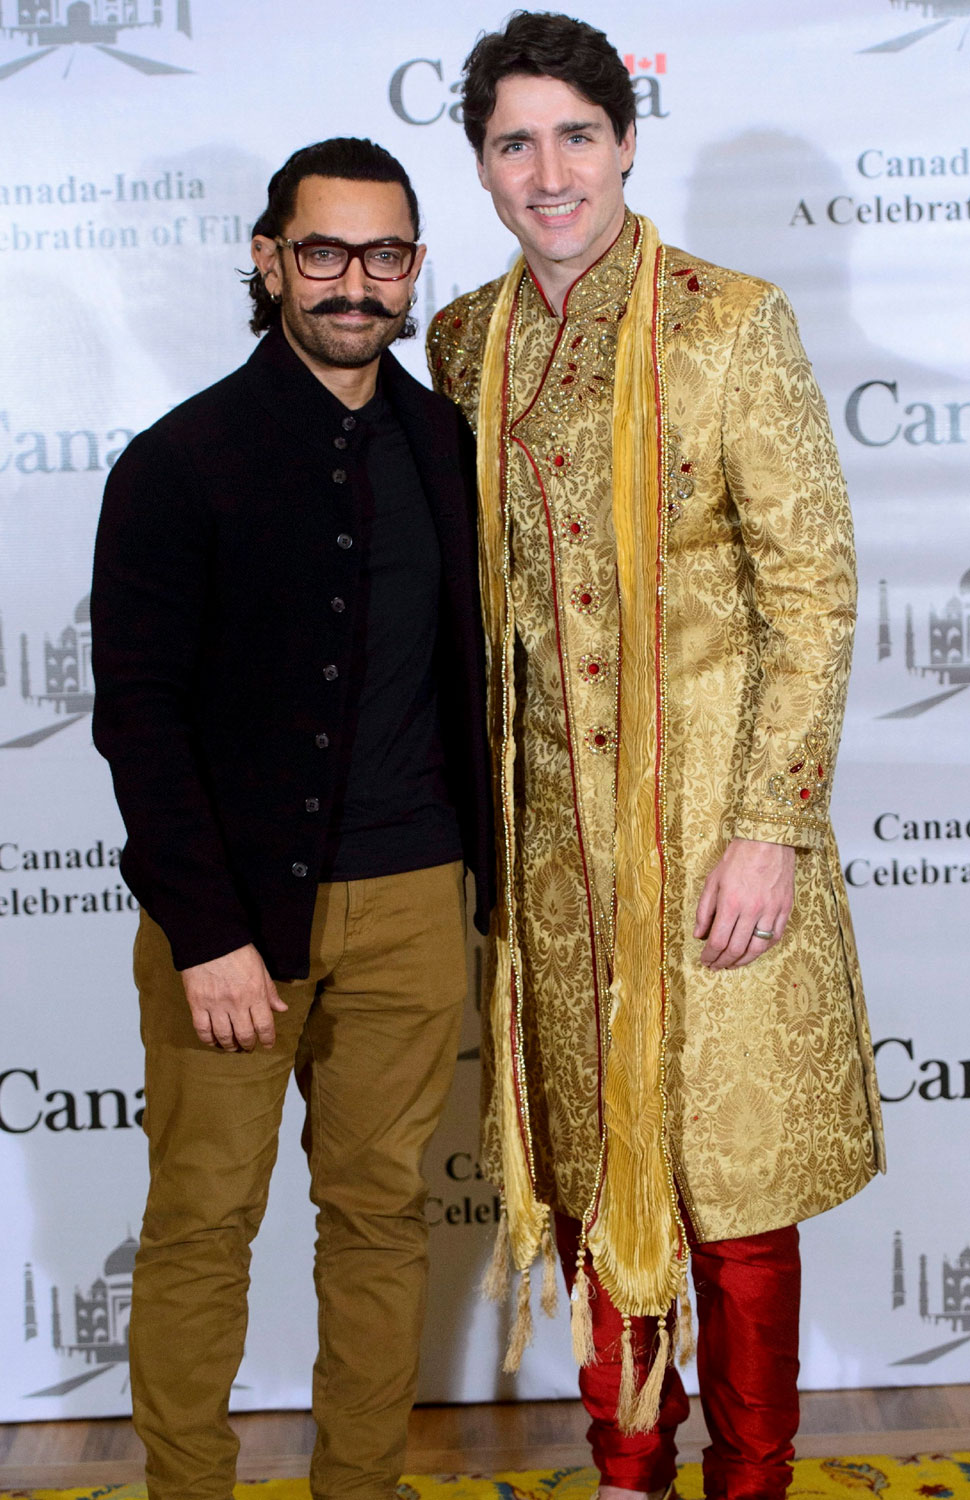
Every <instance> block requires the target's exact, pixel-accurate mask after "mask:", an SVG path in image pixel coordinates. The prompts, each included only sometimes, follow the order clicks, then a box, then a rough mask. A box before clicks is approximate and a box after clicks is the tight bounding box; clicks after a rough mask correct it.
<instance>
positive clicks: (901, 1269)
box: [892, 1229, 970, 1365]
mask: <svg viewBox="0 0 970 1500" xmlns="http://www.w3.org/2000/svg"><path fill="white" fill-rule="evenodd" d="M939 1278H940V1279H939V1282H938V1283H937V1287H938V1292H937V1294H936V1295H937V1296H938V1298H939V1300H938V1301H936V1298H935V1297H934V1293H933V1291H931V1285H930V1268H929V1258H928V1256H926V1255H920V1257H919V1286H918V1291H917V1303H918V1308H919V1316H920V1319H921V1321H922V1322H923V1323H927V1324H933V1325H934V1326H936V1327H939V1328H940V1329H941V1331H942V1330H945V1329H947V1328H948V1329H949V1331H950V1333H951V1334H952V1335H955V1337H952V1338H950V1339H948V1340H947V1341H946V1342H945V1343H942V1344H935V1345H934V1346H933V1347H932V1348H929V1349H924V1350H922V1351H921V1352H920V1353H918V1354H911V1355H909V1356H908V1357H907V1358H906V1359H897V1360H894V1361H893V1363H894V1365H925V1364H931V1363H933V1361H935V1360H937V1359H941V1358H942V1356H943V1355H944V1354H949V1353H950V1352H951V1350H953V1349H956V1348H958V1347H959V1346H960V1345H961V1344H966V1343H968V1342H970V1245H966V1246H965V1247H964V1249H963V1250H961V1251H960V1253H959V1255H957V1256H956V1258H955V1259H954V1260H951V1259H950V1258H949V1256H947V1255H944V1257H943V1262H942V1265H941V1267H940V1272H939ZM934 1279H935V1278H934ZM908 1297H909V1293H908V1288H907V1279H906V1262H905V1257H904V1252H903V1236H902V1233H901V1232H900V1231H899V1230H898V1229H897V1231H896V1233H895V1234H894V1235H893V1258H892V1309H893V1312H896V1311H897V1310H898V1309H900V1308H905V1307H906V1306H907V1303H908ZM934 1301H935V1302H936V1305H935V1307H934V1305H933V1304H934Z"/></svg>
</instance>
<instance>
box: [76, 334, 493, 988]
mask: <svg viewBox="0 0 970 1500" xmlns="http://www.w3.org/2000/svg"><path fill="white" fill-rule="evenodd" d="M381 383H382V390H383V391H384V393H385V396H386V398H387V399H388V400H389V401H390V402H391V404H392V405H393V407H394V410H395V412H396V414H397V416H398V419H399V420H400V422H401V425H402V426H403V428H404V431H405V433H406V434H407V437H408V441H409V443H410V445H411V450H412V453H413V455H414V461H415V464H416V466H417V470H418V473H419V475H420V476H421V480H422V483H423V486H424V490H425V493H426V496H427V499H428V504H429V507H430V509H431V513H432V516H433V518H434V522H435V526H436V528H437V533H438V541H439V543H440V547H441V562H442V567H441V597H440V603H439V620H438V642H437V647H436V656H435V668H436V677H437V684H438V694H439V713H440V720H441V734H442V741H443V745H444V751H445V759H446V773H447V777H448V782H449V790H450V792H451V795H452V797H453V799H454V803H455V807H456V809H457V812H458V819H459V826H460V829H461V837H462V847H463V852H464V858H465V863H466V866H467V867H468V868H469V869H470V870H472V871H473V873H474V875H475V881H476V914H475V920H476V925H477V926H478V927H479V928H480V930H482V931H485V930H486V929H487V926H488V913H489V910H490V908H491V905H492V902H493V884H494V882H493V874H492V862H491V861H492V840H491V811H490V803H489V771H488V758H487V747H486V740H485V712H484V654H483V644H482V635H481V625H480V620H479V613H478V584H477V553H476V539H475V498H474V495H475V491H474V483H475V477H474V476H475V470H474V452H473V440H472V437H471V433H470V431H469V429H468V427H467V425H466V424H465V423H464V419H463V418H462V417H461V416H460V414H459V413H458V410H457V408H456V407H455V406H453V405H452V403H451V402H450V401H446V400H444V399H443V398H442V397H439V396H436V395H434V394H432V392H430V391H428V390H426V389H425V387H424V386H422V385H420V384H419V383H418V382H417V381H416V380H414V379H412V377H411V376H410V375H408V374H407V372H406V371H405V370H404V369H402V367H401V366H400V365H399V364H398V362H397V361H396V360H395V359H394V358H393V356H392V355H390V354H388V353H385V354H384V355H383V357H382V361H381ZM360 436H361V434H360V429H359V427H357V425H356V423H355V421H354V419H353V415H352V413H351V414H348V412H347V410H346V408H345V407H344V406H342V405H341V404H340V403H339V402H338V401H336V400H335V399H334V398H333V397H332V396H331V395H330V394H329V392H327V391H326V389H325V388H324V387H323V386H322V385H321V384H320V383H319V382H318V381H317V380H316V379H315V377H314V376H313V375H312V374H311V373H310V371H309V370H308V369H307V368H306V366H305V365H304V364H303V363H302V362H301V361H300V360H299V359H298V358H297V357H296V355H295V354H294V353H293V351H292V350H291V349H290V347H289V345H288V344H287V342H286V340H285V338H284V337H283V334H282V332H281V331H280V330H279V328H277V329H275V330H273V331H271V332H270V333H268V334H267V335H266V336H265V338H264V339H263V340H262V342H261V343H260V344H259V345H258V346H257V348H256V349H255V351H254V352H253V354H252V356H251V357H250V359H249V360H248V361H247V363H246V364H245V365H244V366H243V367H242V368H241V369H239V370H237V371H236V372H235V373H234V374H232V375H230V376H228V378H227V379H225V380H222V381H220V382H219V383H218V384H217V385H214V386H212V387H211V388H210V389H209V390H206V391H203V392H201V394H200V395H198V396H194V397H193V398H192V399H191V400H189V401H186V402H185V403H184V404H183V405H181V406H179V407H176V409H175V410H174V411H172V412H170V413H169V414H168V415H167V416H165V417H163V418H162V419H161V421H159V422H157V423H156V424H155V426H154V427H151V428H150V429H149V430H148V431H147V432H144V433H141V434H140V435H139V436H138V437H136V438H135V439H134V441H133V442H132V443H131V444H130V445H129V447H128V448H127V449H126V450H125V452H124V453H123V454H122V456H121V458H120V459H119V460H118V462H117V463H116V465H115V467H114V468H113V470H112V472H111V475H110V477H109V479H108V484H107V487H106V489H105V496H104V506H103V509H102V513H101V522H100V525H99V528H98V538H97V545H96V548H95V561H94V585H93V592H92V599H91V617H92V628H93V653H94V671H95V678H96V683H97V693H96V698H95V708H94V739H95V744H96V745H97V747H98V749H99V750H100V751H101V753H102V754H103V755H104V756H105V757H106V758H107V760H108V761H109V763H110V765H111V771H112V775H113V777H114V784H115V792H116V795H117V798H118V804H119V806H120V808H121V813H122V817H123V818H124V821H125V826H126V829H127V833H128V842H127V844H126V847H125V851H124V855H123V858H122V865H121V869H122V874H123V875H124V877H125V879H126V881H127V882H128V885H129V886H130V887H131V890H132V891H133V892H134V894H135V895H136V896H137V898H138V900H139V901H140V902H141V904H142V905H143V906H144V907H145V909H146V911H147V912H148V913H149V914H150V915H151V916H152V917H154V919H155V920H156V921H157V922H158V923H159V924H160V926H161V927H162V928H163V929H164V931H165V933H166V935H167V937H168V939H169V941H170V943H171V945H172V953H173V956H174V959H175V963H176V966H177V967H178V968H180V969H181V968H187V967H189V966H190V965H192V964H196V963H202V962H204V961H205V960H206V959H211V958H216V957H218V956H219V955H221V954H223V953H227V952H230V951H231V950H232V949H234V948H238V947H241V946H242V945H243V944H244V943H248V942H252V943H255V945H256V947H257V948H258V949H259V951H260V952H261V954H262V955H263V958H264V960H265V962H266V965H267V967H268V969H269V971H270V973H271V974H272V975H273V977H274V978H277V979H297V978H303V977H305V976H306V974H307V973H308V971H309V938H310V925H311V921H312V916H313V905H314V899H315V894H316V886H315V880H314V876H315V874H316V872H317V871H318V870H319V869H320V864H321V857H322V852H323V845H324V840H325V838H326V833H327V827H328V820H329V817H330V812H331V807H332V804H333V798H334V791H335V788H336V787H337V786H338V785H339V783H340V780H341V776H342V772H343V771H345V770H346V763H345V760H344V756H345V753H349V745H347V744H346V741H347V740H349V738H350V737H349V734H348V735H346V736H342V728H343V726H344V724H345V720H346V703H347V695H348V688H349V687H350V686H351V685H352V684H351V674H352V671H353V661H354V652H353V651H352V642H353V635H354V628H355V619H356V614H357V603H358V599H359V597H360V594H361V587H360V570H361V563H362V561H363V558H362V550H361V547H360V546H359V545H355V540H356V539H357V538H358V537H359V536H360V531H361V491H360V486H361V484H362V483H366V479H365V476H364V464H363V462H362V457H361V455H360V453H359V444H360ZM358 670H359V669H358Z"/></svg>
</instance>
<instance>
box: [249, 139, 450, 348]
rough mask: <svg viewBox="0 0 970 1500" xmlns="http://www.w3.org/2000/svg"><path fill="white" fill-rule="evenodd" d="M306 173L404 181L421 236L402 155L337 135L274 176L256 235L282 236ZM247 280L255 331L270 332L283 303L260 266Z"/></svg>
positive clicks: (415, 227) (416, 231)
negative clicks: (276, 299)
mask: <svg viewBox="0 0 970 1500" xmlns="http://www.w3.org/2000/svg"><path fill="white" fill-rule="evenodd" d="M305 177H343V178H345V179H346V180H347V181H349V182H399V183H400V184H401V187H402V188H403V189H404V196H405V198H406V199H407V205H408V213H409V215H410V218H411V226H412V229H413V231H414V238H415V239H417V238H418V236H419V234H420V232H421V215H420V212H419V210H418V200H417V197H416V196H415V192H414V188H413V187H412V186H411V179H410V177H409V176H408V174H407V172H405V170H404V168H403V167H402V166H401V163H400V162H399V161H398V160H397V157H395V156H392V155H391V153H390V152H389V151H385V150H384V147H383V146H378V145H376V144H375V143H374V142H373V141H366V140H360V139H358V137H357V136H334V137H333V139H332V140H329V141H317V142H316V144H315V145H313V146H303V147H301V149H300V150H299V151H294V153H293V155H292V156H291V157H290V158H289V160H288V161H286V162H284V163H283V165H282V166H281V167H280V169H279V171H278V172H274V173H273V175H272V177H271V178H270V180H269V187H268V188H267V193H266V196H267V202H266V207H265V208H264V209H263V212H262V213H261V214H260V216H259V218H258V219H257V220H256V223H255V224H254V225H253V235H254V236H255V235H257V234H258V235H260V236H261V237H262V238H263V239H268V240H274V239H276V238H277V236H279V235H282V233H283V230H284V227H285V226H286V224H287V223H288V222H289V220H290V219H291V218H292V217H293V211H294V209H295V208H296V194H297V189H298V188H299V186H300V183H301V182H302V181H303V179H304V178H305ZM243 280H244V281H245V282H246V284H247V286H248V288H249V295H250V297H251V298H252V303H253V312H252V317H251V318H250V320H249V326H250V328H251V329H252V331H253V333H255V334H260V333H265V332H266V330H267V329H268V328H271V327H272V326H273V324H274V323H276V322H278V321H279V316H280V310H279V307H278V306H277V304H276V303H275V302H274V301H273V299H272V297H271V296H270V294H269V292H268V291H267V290H266V287H265V285H264V284H263V278H262V276H261V274H260V272H259V271H258V270H257V269H256V268H255V267H254V268H253V270H252V271H251V272H250V273H249V275H247V276H244V277H243Z"/></svg>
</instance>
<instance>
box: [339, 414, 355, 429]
mask: <svg viewBox="0 0 970 1500" xmlns="http://www.w3.org/2000/svg"><path fill="white" fill-rule="evenodd" d="M340 425H341V427H342V428H343V430H344V432H353V430H354V428H355V427H356V426H357V418H356V417H344V419H343V421H342V422H341V424H340Z"/></svg>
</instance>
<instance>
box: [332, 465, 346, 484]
mask: <svg viewBox="0 0 970 1500" xmlns="http://www.w3.org/2000/svg"><path fill="white" fill-rule="evenodd" d="M330 478H331V479H332V480H333V482H334V484H344V483H345V482H346V479H347V470H346V469H334V471H333V473H332V474H331V476H330Z"/></svg>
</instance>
